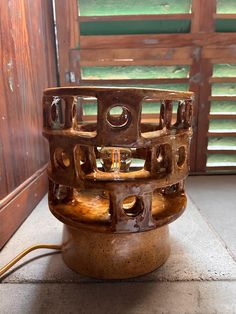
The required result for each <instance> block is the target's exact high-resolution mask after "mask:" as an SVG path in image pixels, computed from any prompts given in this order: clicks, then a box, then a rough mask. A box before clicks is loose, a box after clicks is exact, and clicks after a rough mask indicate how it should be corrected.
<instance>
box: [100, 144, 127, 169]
mask: <svg viewBox="0 0 236 314" xmlns="http://www.w3.org/2000/svg"><path fill="white" fill-rule="evenodd" d="M100 162H101V164H102V167H103V170H104V171H106V172H128V171H129V168H130V164H131V162H132V151H131V149H129V148H120V147H102V148H101V151H100Z"/></svg>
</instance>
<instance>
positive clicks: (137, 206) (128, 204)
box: [123, 196, 144, 217]
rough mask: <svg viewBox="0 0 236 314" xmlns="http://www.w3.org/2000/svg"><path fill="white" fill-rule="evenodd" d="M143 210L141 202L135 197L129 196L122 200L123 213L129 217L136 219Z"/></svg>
mask: <svg viewBox="0 0 236 314" xmlns="http://www.w3.org/2000/svg"><path fill="white" fill-rule="evenodd" d="M143 210H144V206H143V201H142V200H141V199H139V198H137V197H136V196H129V197H126V198H125V199H124V200H123V211H124V212H125V214H126V215H127V216H129V217H136V216H138V215H140V214H141V213H142V212H143Z"/></svg>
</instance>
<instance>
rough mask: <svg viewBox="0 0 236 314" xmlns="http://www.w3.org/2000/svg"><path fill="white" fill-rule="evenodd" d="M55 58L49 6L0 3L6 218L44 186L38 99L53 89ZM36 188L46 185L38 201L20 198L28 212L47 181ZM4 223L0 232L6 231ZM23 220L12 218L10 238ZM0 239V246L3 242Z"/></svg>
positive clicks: (1, 171) (0, 168)
mask: <svg viewBox="0 0 236 314" xmlns="http://www.w3.org/2000/svg"><path fill="white" fill-rule="evenodd" d="M55 56H56V53H55V40H54V25H53V8H52V3H51V1H48V0H37V1H30V0H3V1H0V213H2V211H3V209H4V212H5V214H4V217H6V216H7V212H8V211H7V206H8V204H9V203H11V207H12V200H15V201H17V197H18V196H20V194H21V192H22V191H23V190H24V189H25V188H27V186H28V185H30V182H32V181H35V180H36V181H37V177H38V180H39V181H40V180H42V178H41V177H42V176H41V172H40V171H39V170H40V169H43V167H44V166H45V164H46V163H47V160H48V149H47V145H46V143H45V140H44V139H43V137H42V135H41V132H42V108H41V99H42V92H43V89H44V88H46V87H48V86H56V85H57V81H56V77H57V75H56V58H55ZM38 171H39V172H38ZM25 182H26V184H24V183H25ZM40 182H44V184H43V185H42V184H41V185H39V186H40V191H39V193H36V194H37V196H36V200H35V198H34V201H33V202H32V200H31V198H29V202H27V197H26V199H25V198H24V202H25V204H27V206H26V207H27V212H29V210H30V209H31V210H32V208H33V206H35V205H36V203H37V202H38V201H39V200H40V198H41V197H42V195H43V193H45V191H46V188H47V186H46V184H45V180H44V181H40ZM19 187H21V188H19ZM30 193H31V192H30V190H29V191H28V194H30ZM9 195H10V197H9ZM15 210H16V211H17V208H15ZM21 211H22V212H24V209H22V210H21ZM9 212H10V211H9ZM2 217H3V216H2V215H0V219H1V220H0V230H3V229H4V230H6V229H7V228H6V224H5V223H6V221H5V220H4V219H3V218H2ZM24 218H25V214H22V215H15V217H14V216H12V219H13V221H14V222H13V225H14V227H13V228H12V227H11V230H12V232H13V231H14V230H15V229H16V228H17V226H18V225H19V223H20V222H21V221H22V219H24ZM4 224H5V225H4ZM3 225H4V228H3ZM0 234H1V237H2V238H1V244H3V243H4V242H5V241H6V240H7V237H5V235H4V234H2V233H0ZM8 236H9V234H8ZM3 238H4V240H3Z"/></svg>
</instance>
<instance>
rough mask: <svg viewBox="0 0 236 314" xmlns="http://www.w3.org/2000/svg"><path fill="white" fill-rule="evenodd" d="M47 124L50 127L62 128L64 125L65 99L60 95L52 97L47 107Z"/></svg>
mask: <svg viewBox="0 0 236 314" xmlns="http://www.w3.org/2000/svg"><path fill="white" fill-rule="evenodd" d="M49 110H50V111H49V115H48V117H49V125H50V127H51V128H52V129H63V128H64V127H65V110H66V104H65V100H64V99H63V98H61V97H58V96H55V97H53V100H52V103H51V106H50V108H49Z"/></svg>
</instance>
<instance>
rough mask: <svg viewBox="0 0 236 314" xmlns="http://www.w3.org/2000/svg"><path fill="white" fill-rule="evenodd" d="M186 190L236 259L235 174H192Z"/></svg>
mask: <svg viewBox="0 0 236 314" xmlns="http://www.w3.org/2000/svg"><path fill="white" fill-rule="evenodd" d="M187 191H188V194H189V196H190V198H191V199H192V201H193V202H194V203H195V204H196V206H197V207H198V209H199V211H200V213H201V214H202V215H203V216H204V217H205V218H206V219H207V221H208V222H209V223H210V224H211V226H212V227H213V228H214V229H215V231H216V232H217V233H218V235H219V236H220V237H221V238H222V240H223V241H224V243H225V246H226V247H227V248H228V250H229V251H231V252H232V254H233V255H234V258H235V260H236V175H228V176H222V175H221V176H207V177H206V176H200V177H199V176H198V177H194V176H192V177H189V178H188V179H187Z"/></svg>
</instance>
